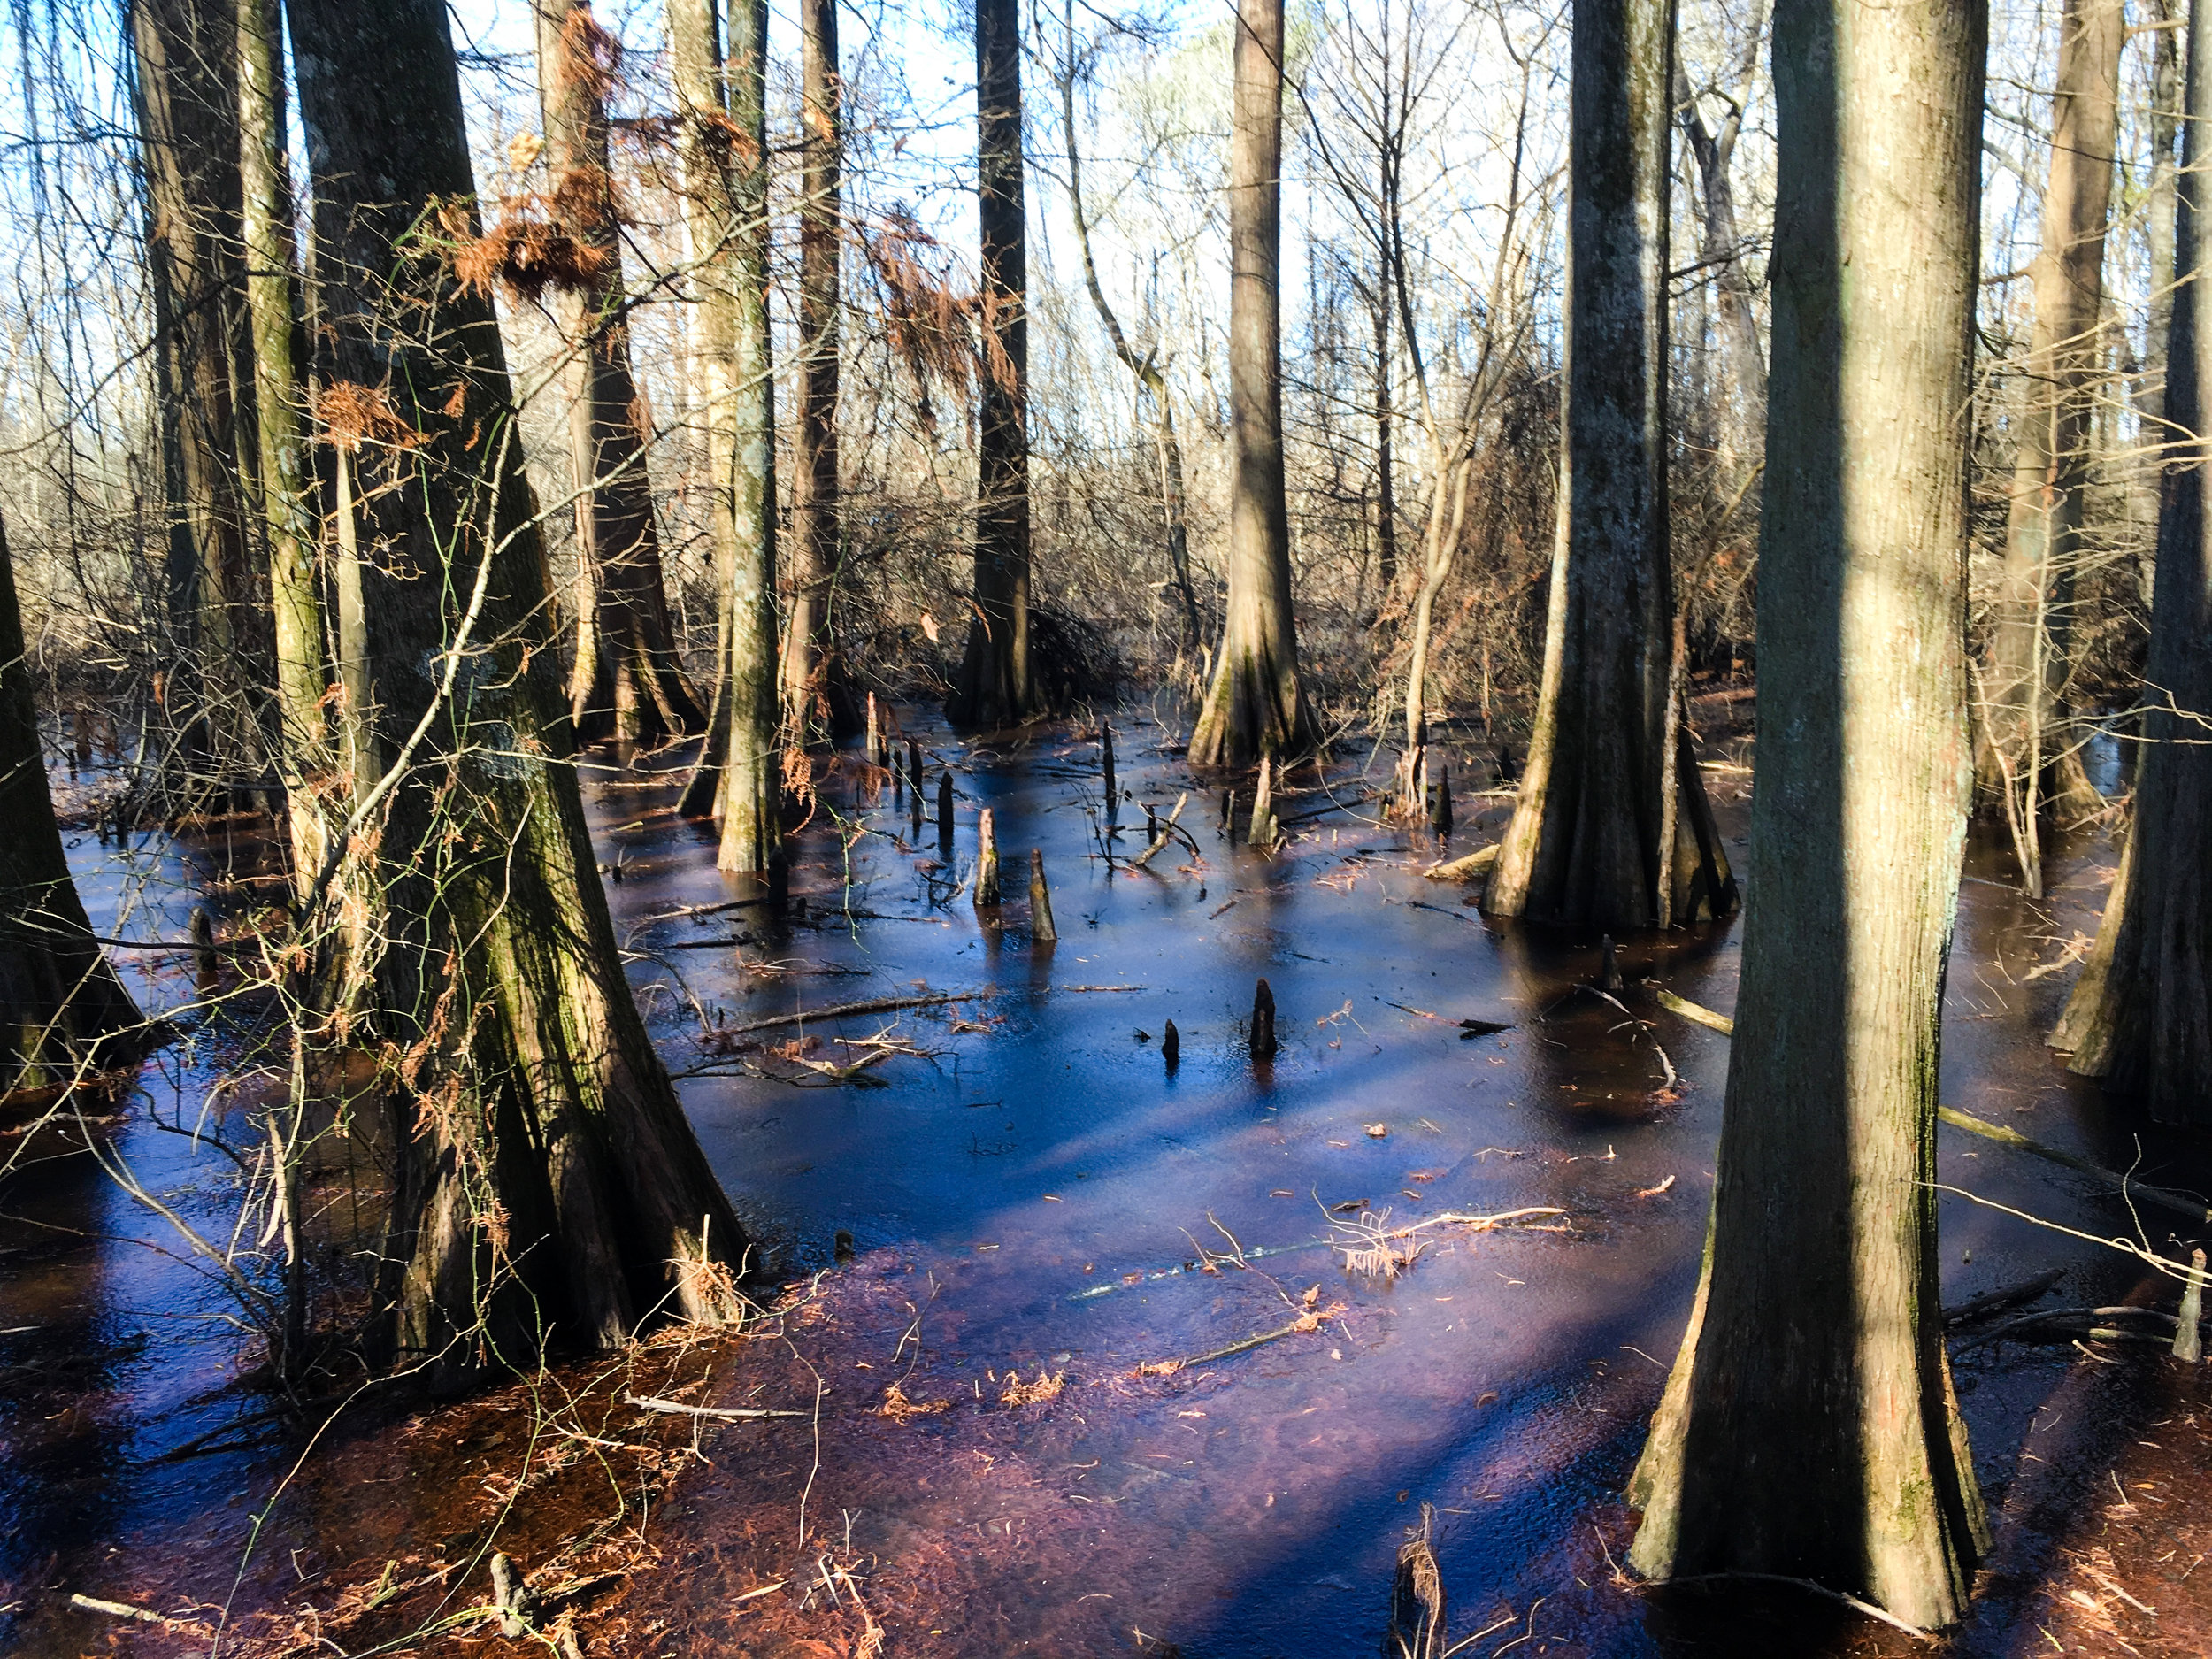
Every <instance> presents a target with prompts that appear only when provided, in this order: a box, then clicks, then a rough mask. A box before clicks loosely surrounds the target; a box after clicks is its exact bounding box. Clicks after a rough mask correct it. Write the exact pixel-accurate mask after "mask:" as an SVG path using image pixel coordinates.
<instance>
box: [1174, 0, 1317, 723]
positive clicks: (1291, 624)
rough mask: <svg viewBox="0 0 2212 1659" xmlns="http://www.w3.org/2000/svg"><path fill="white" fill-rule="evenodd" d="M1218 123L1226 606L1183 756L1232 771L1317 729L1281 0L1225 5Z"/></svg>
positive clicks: (1257, 0)
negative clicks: (1294, 435) (1303, 654)
mask: <svg viewBox="0 0 2212 1659" xmlns="http://www.w3.org/2000/svg"><path fill="white" fill-rule="evenodd" d="M1235 53H1236V55H1235V59H1234V64H1233V71H1234V77H1233V78H1234V93H1233V105H1232V122H1231V127H1230V131H1229V466H1230V479H1229V491H1230V494H1229V558H1228V565H1229V606H1228V618H1227V620H1226V622H1225V625H1224V626H1223V629H1222V634H1221V655H1220V657H1219V658H1218V659H1217V661H1216V662H1215V664H1214V677H1213V682H1212V684H1211V685H1210V686H1209V687H1207V691H1206V701H1205V704H1204V706H1203V707H1202V708H1201V709H1200V710H1199V714H1198V725H1197V728H1196V729H1195V730H1194V732H1193V733H1191V741H1190V758H1191V764H1194V765H1198V766H1245V765H1249V764H1252V763H1253V762H1255V761H1256V760H1258V759H1259V758H1260V757H1262V756H1263V755H1271V754H1289V753H1291V752H1294V751H1295V750H1298V749H1305V748H1308V747H1310V746H1311V745H1312V744H1313V743H1314V742H1315V741H1317V738H1318V735H1319V733H1318V731H1317V727H1316V726H1315V723H1314V718H1313V711H1312V710H1311V709H1310V707H1309V706H1308V704H1307V703H1306V697H1305V689H1304V687H1303V686H1302V684H1301V683H1300V681H1299V678H1298V634H1297V626H1296V622H1295V618H1294V614H1293V611H1292V603H1291V591H1290V511H1289V506H1288V503H1287V502H1286V499H1285V496H1284V491H1283V363H1282V325H1281V318H1282V296H1281V291H1280V290H1281V270H1282V199H1283V187H1282V163H1283V6H1282V0H1256V3H1255V4H1247V5H1243V6H1240V7H1239V8H1238V11H1237V21H1236V48H1235Z"/></svg>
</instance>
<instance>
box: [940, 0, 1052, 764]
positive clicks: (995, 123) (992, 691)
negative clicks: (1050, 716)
mask: <svg viewBox="0 0 2212 1659" xmlns="http://www.w3.org/2000/svg"><path fill="white" fill-rule="evenodd" d="M1021 43H1022V42H1021V8H1020V6H1019V5H1018V4H1017V3H1016V0H977V4H976V9H975V81H976V86H975V96H976V197H977V215H978V225H979V231H980V242H981V253H982V265H983V285H982V291H981V300H982V305H981V311H980V315H979V319H978V326H979V331H980V333H981V334H982V364H981V369H982V373H981V377H980V378H981V383H982V398H981V403H982V407H981V409H980V411H979V419H978V423H977V429H976V449H977V480H976V483H977V496H976V504H975V615H974V617H973V618H972V620H971V621H970V622H969V624H968V644H967V649H966V651H965V653H964V655H963V657H962V658H961V663H960V679H959V681H958V688H957V689H956V691H955V692H954V694H953V696H952V698H951V700H950V702H949V703H947V704H946V706H945V714H946V718H949V719H950V720H951V721H952V722H953V724H954V725H956V726H985V727H989V726H1012V725H1015V724H1017V723H1018V722H1019V721H1021V720H1024V719H1026V718H1028V717H1029V716H1030V715H1032V714H1033V713H1035V712H1036V711H1037V678H1036V675H1035V673H1034V672H1033V671H1032V669H1031V666H1030V661H1029V273H1028V257H1027V246H1028V244H1027V234H1026V222H1025V218H1024V212H1023V207H1022V81H1021Z"/></svg>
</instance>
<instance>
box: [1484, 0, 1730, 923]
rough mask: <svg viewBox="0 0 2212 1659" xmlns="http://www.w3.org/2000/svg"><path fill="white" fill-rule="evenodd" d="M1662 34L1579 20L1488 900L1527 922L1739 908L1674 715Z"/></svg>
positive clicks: (1670, 17) (1658, 28) (1648, 15)
mask: <svg viewBox="0 0 2212 1659" xmlns="http://www.w3.org/2000/svg"><path fill="white" fill-rule="evenodd" d="M1673 24H1674V8H1673V5H1672V4H1671V0H1578V4H1576V6H1575V15H1574V50H1573V85H1572V88H1571V107H1572V117H1571V143H1570V159H1569V185H1568V194H1569V197H1570V203H1569V231H1568V241H1569V245H1570V263H1571V270H1570V275H1569V281H1568V296H1567V364H1566V373H1565V376H1564V382H1565V388H1566V393H1565V409H1564V417H1563V425H1564V426H1565V429H1566V430H1565V441H1564V444H1563V452H1562V456H1561V462H1560V472H1561V478H1560V501H1561V511H1562V514H1563V518H1562V523H1561V526H1560V532H1559V536H1558V540H1557V541H1556V543H1555V549H1554V554H1553V560H1552V578H1551V608H1550V613H1549V616H1548V620H1547V626H1546V633H1545V643H1544V668H1543V677H1542V680H1541V682H1540V688H1539V695H1538V701H1537V708H1536V723H1535V727H1534V729H1533V730H1532V733H1530V737H1529V754H1528V765H1527V769H1526V771H1525V773H1524V775H1523V779H1522V782H1521V791H1520V800H1519V803H1518V804H1517V806H1516V808H1515V809H1514V813H1513V820H1512V822H1511V823H1510V824H1509V826H1507V829H1506V833H1505V838H1504V841H1503V842H1502V845H1501V847H1500V849H1499V853H1498V862H1497V865H1496V868H1495V870H1494V872H1493V874H1492V876H1491V879H1490V887H1489V892H1488V895H1487V897H1486V901H1485V903H1486V908H1487V909H1489V910H1492V911H1494V912H1495V913H1497V914H1500V915H1504V916H1525V917H1526V918H1529V919H1530V920H1532V921H1540V922H1550V923H1566V924H1582V925H1587V926H1599V927H1609V928H1628V927H1651V926H1668V925H1670V924H1671V923H1676V922H1686V921H1692V920H1695V919H1697V918H1701V917H1711V916H1722V915H1725V914H1727V912H1728V911H1729V910H1731V909H1732V908H1733V906H1734V902H1735V881H1734V879H1733V878H1732V875H1731V874H1730V872H1729V868H1728V860H1727V856H1726V854H1725V852H1724V850H1723V849H1722V847H1721V843H1720V838H1719V836H1718V835H1717V834H1716V833H1714V832H1713V827H1712V818H1711V814H1710V812H1709V810H1708V809H1707V804H1706V800H1705V791H1704V787H1703V786H1702V784H1701V782H1700V781H1699V777H1698V770H1697V766H1696V764H1695V761H1694V757H1688V756H1687V743H1686V738H1685V737H1684V734H1683V733H1682V729H1681V723H1680V720H1679V718H1678V710H1675V709H1674V708H1673V707H1672V706H1671V704H1672V700H1673V698H1674V695H1675V694H1674V690H1673V678H1674V676H1673V672H1672V668H1673V642H1674V626H1673V618H1674V588H1673V583H1674V577H1673V571H1672V566H1671V557H1670V548H1669V537H1668V526H1667V515H1668V500H1667V443H1668V438H1667V370H1668V362H1667V245H1668V237H1667V219H1668V212H1667V208H1668V166H1667V155H1668V136H1669V132H1670V127H1671V109H1670V103H1671V98H1670V92H1671V87H1672V85H1673V76H1672V73H1671V54H1672V50H1673V32H1674V30H1673ZM1670 749H1671V750H1672V751H1673V752H1672V753H1670ZM1670 779H1671V780H1672V781H1673V788H1674V794H1675V797H1676V798H1675V799H1674V800H1672V801H1670V800H1669V799H1668V798H1667V795H1668V784H1669V781H1670Z"/></svg>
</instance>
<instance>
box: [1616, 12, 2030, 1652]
mask: <svg viewBox="0 0 2212 1659" xmlns="http://www.w3.org/2000/svg"><path fill="white" fill-rule="evenodd" d="M1985 48H1986V24H1985V17H1984V13H1983V12H1982V10H1981V8H1980V6H1979V5H1978V4H1955V0H1910V4H1901V5H1877V4H1870V0H1781V4H1778V5H1777V6H1776V8H1775V25H1774V69H1775V89H1776V107H1777V112H1778V129H1779V134H1780V156H1779V170H1778V180H1777V188H1776V214H1775V224H1776V238H1775V249H1774V263H1773V270H1774V273H1775V280H1774V331H1773V342H1774V347H1773V360H1772V363H1773V366H1772V378H1771V380H1770V399H1771V407H1770V411H1769V416H1768V422H1767V451H1766V453H1767V472H1766V496H1765V503H1764V516H1763V525H1762V538H1763V539H1762V547H1761V551H1760V556H1759V559H1760V562H1759V713H1758V724H1759V730H1758V739H1759V779H1758V792H1757V794H1756V795H1755V797H1754V799H1753V803H1752V817H1751V845H1752V868H1753V869H1754V871H1755V872H1758V879H1757V881H1756V883H1755V887H1754V888H1753V891H1752V895H1751V900H1750V905H1749V910H1748V912H1747V916H1746V918H1745V922H1744V928H1745V932H1744V947H1743V976H1742V990H1741V995H1740V997H1739V999H1738V1006H1737V1012H1736V1036H1735V1042H1734V1051H1733V1053H1732V1056H1731V1057H1730V1064H1729V1071H1728V1096H1727V1102H1726V1106H1725V1109H1724V1116H1723V1119H1722V1127H1721V1143H1720V1152H1719V1158H1718V1162H1717V1165H1716V1181H1715V1187H1714V1195H1713V1211H1712V1221H1711V1233H1710V1237H1709V1242H1708V1245H1707V1252H1706V1263H1705V1270H1704V1279H1703V1282H1702V1283H1701V1286H1700V1288H1699V1294H1698V1300H1697V1304H1696V1306H1695V1308H1694V1310H1693V1311H1692V1313H1691V1316H1690V1325H1689V1330H1688V1333H1686V1336H1685V1337H1684V1339H1683V1343H1682V1348H1681V1353H1680V1356H1679V1357H1678V1359H1677V1360H1676V1362H1675V1365H1674V1370H1673V1372H1672V1374H1671V1378H1670V1379H1669V1381H1668V1384H1667V1388H1666V1393H1665V1394H1664V1396H1663V1400H1662V1402H1661V1404H1660V1408H1659V1411H1658V1414H1657V1417H1655V1420H1654V1422H1653V1425H1652V1431H1651V1438H1650V1440H1649V1442H1648V1444H1647V1447H1646V1448H1645V1451H1644V1455H1643V1459H1642V1462H1641V1463H1640V1465H1639V1467H1638V1469H1637V1471H1636V1475H1635V1479H1633V1480H1632V1482H1631V1485H1630V1488H1629V1498H1630V1502H1632V1503H1633V1504H1634V1505H1635V1506H1636V1507H1638V1508H1639V1509H1642V1511H1643V1519H1642V1523H1641V1525H1640V1527H1639V1529H1638V1531H1637V1533H1636V1539H1635V1543H1634V1546H1633V1548H1632V1555H1631V1560H1632V1563H1633V1564H1634V1565H1635V1566H1636V1567H1637V1568H1638V1569H1639V1570H1640V1571H1642V1572H1643V1573H1645V1574H1646V1575H1647V1576H1648V1577H1651V1578H1676V1577H1688V1576H1691V1575H1694V1574H1701V1573H1724V1572H1735V1571H1743V1572H1765V1573H1779V1574H1783V1575H1786V1576H1790V1577H1796V1578H1811V1579H1814V1580H1816V1582H1818V1583H1820V1584H1823V1585H1825V1586H1829V1587H1830V1588H1832V1589H1835V1590H1840V1591H1846V1592H1850V1593H1854V1594H1860V1595H1863V1596H1866V1597H1868V1598H1869V1599H1870V1600H1872V1601H1875V1602H1877V1603H1878V1604H1879V1605H1881V1606H1882V1607H1884V1608H1886V1609H1888V1610H1889V1611H1891V1612H1892V1613H1894V1614H1895V1615H1897V1616H1898V1617H1901V1618H1902V1619H1905V1620H1907V1621H1908V1622H1909V1623H1911V1624H1916V1625H1920V1626H1923V1627H1934V1626H1940V1625H1946V1624H1952V1623H1954V1622H1955V1621H1956V1620H1957V1618H1958V1617H1959V1616H1960V1613H1961V1611H1962V1609H1963V1608H1964V1606H1965V1604H1966V1598H1967V1594H1968V1589H1969V1586H1970V1581H1971V1577H1972V1573H1973V1569H1974V1563H1975V1561H1976V1559H1977V1557H1978V1555H1979V1554H1980V1553H1981V1551H1982V1550H1983V1549H1984V1548H1985V1547H1986V1523H1985V1517H1984V1514H1983V1509H1982V1504H1981V1499H1980V1494H1979V1491H1978V1487H1977V1486H1976V1484H1975V1479H1974V1469H1973V1463H1972V1461H1971V1459H1970V1457H1969V1455H1968V1453H1967V1446H1966V1433H1965V1429H1964V1426H1963V1425H1962V1423H1961V1422H1960V1420H1959V1417H1958V1413H1957V1408H1956V1405H1955V1401H1954V1399H1953V1395H1952V1389H1951V1385H1950V1378H1949V1372H1948V1371H1947V1364H1946V1360H1945V1355H1944V1348H1943V1310H1942V1302H1941V1297H1940V1286H1939V1282H1938V1276H1937V1262H1936V1206H1935V1196H1936V1195H1935V1192H1934V1189H1933V1187H1932V1186H1931V1185H1930V1183H1931V1182H1932V1180H1933V1179H1934V1175H1935V1134H1934V1132H1935V1108H1936V1079H1937V1074H1938V1061H1939V1052H1938V1050H1939V1037H1940V1033H1941V1016H1942V1001H1943V978H1944V964H1945V958H1946V956H1947V952H1948V949H1949V947H1950V942H1951V926H1952V918H1953V914H1954V910H1955V902H1956V899H1957V894H1958V879H1959V859H1960V854H1961V851H1962V847H1963V845H1964V841H1965V833H1966V817H1967V804H1968V791H1969V788H1970V773H1971V756H1970V750H1969V743H1968V737H1967V731H1966V723H1965V718H1964V717H1965V702H1966V664H1965V652H1964V644H1963V641H1964V609H1965V580H1964V579H1965V570H1966V541H1967V530H1968V520H1967V477H1968V465H1969V459H1970V454H1969V445H1970V439H1971V431H1972V428H1971V424H1970V421H1969V419H1968V417H1967V403H1968V398H1969V396H1970V386H1971V378H1972V377H1971V350H1972V338H1973V335H1972V328H1973V319H1974V299H1975V291H1976V286H1977V277H1978V265H1977V254H1978V229H1979V216H1980V188H1979V185H1980V161H1981V157H1980V137H1981V119H1982V76H1983V62H1984V54H1985Z"/></svg>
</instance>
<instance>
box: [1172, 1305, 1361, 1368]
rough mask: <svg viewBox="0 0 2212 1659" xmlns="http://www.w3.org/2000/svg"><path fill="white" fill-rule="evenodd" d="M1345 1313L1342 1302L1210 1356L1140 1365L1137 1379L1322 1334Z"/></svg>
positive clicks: (1207, 1363) (1306, 1314)
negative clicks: (1324, 1326)
mask: <svg viewBox="0 0 2212 1659" xmlns="http://www.w3.org/2000/svg"><path fill="white" fill-rule="evenodd" d="M1343 1311H1344V1304H1343V1303H1342V1302H1332V1303H1331V1304H1330V1305H1329V1306H1328V1307H1326V1308H1322V1309H1316V1310H1309V1311H1307V1312H1305V1313H1302V1314H1300V1315H1299V1316H1298V1317H1296V1318H1295V1319H1293V1320H1292V1321H1291V1322H1290V1323H1289V1324H1288V1325H1284V1326H1282V1327H1281V1328H1280V1329H1279V1330H1274V1331H1263V1332H1261V1333H1259V1334H1258V1335H1257V1336H1248V1337H1246V1338H1245V1339H1244V1340H1242V1341H1241V1342H1232V1343H1230V1344H1229V1346H1228V1347H1226V1348H1216V1349H1214V1351H1213V1352H1212V1353H1210V1354H1199V1355H1196V1356H1193V1357H1192V1358H1190V1359H1164V1360H1155V1361H1154V1362H1153V1363H1150V1364H1148V1365H1140V1366H1138V1367H1137V1375H1138V1376H1140V1377H1172V1376H1174V1375H1175V1373H1176V1372H1177V1371H1188V1370H1189V1369H1190V1368H1191V1367H1192V1366H1194V1365H1210V1364H1212V1363H1214V1361H1216V1360H1217V1359H1230V1358H1233V1357H1234V1356H1237V1355H1239V1354H1248V1353H1250V1352H1251V1351H1252V1350H1253V1349H1254V1348H1260V1347H1263V1346H1264V1345H1265V1344H1267V1343H1269V1342H1273V1341H1277V1340H1280V1339H1281V1338H1283V1337H1286V1336H1301V1335H1306V1334H1310V1333H1312V1332H1315V1331H1318V1330H1319V1329H1320V1328H1321V1326H1322V1323H1323V1322H1324V1321H1325V1320H1328V1319H1333V1318H1335V1317H1336V1316H1337V1315H1338V1314H1340V1313H1342V1312H1343Z"/></svg>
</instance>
